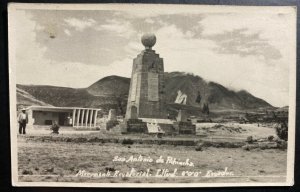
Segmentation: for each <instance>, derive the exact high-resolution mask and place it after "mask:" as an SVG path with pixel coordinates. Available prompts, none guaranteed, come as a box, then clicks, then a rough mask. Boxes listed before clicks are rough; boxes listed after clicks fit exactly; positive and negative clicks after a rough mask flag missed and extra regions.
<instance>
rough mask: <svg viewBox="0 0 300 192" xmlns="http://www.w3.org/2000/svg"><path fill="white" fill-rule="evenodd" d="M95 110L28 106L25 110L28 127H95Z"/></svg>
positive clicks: (96, 113) (96, 112)
mask: <svg viewBox="0 0 300 192" xmlns="http://www.w3.org/2000/svg"><path fill="white" fill-rule="evenodd" d="M100 110H101V109H96V108H79V107H51V106H50V107H49V106H30V107H28V108H27V109H26V111H27V114H28V124H29V125H52V123H53V122H54V121H56V122H57V123H58V124H59V125H60V126H71V127H96V126H97V116H98V111H100Z"/></svg>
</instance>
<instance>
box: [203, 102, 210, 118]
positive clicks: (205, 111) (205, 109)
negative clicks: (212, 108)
mask: <svg viewBox="0 0 300 192" xmlns="http://www.w3.org/2000/svg"><path fill="white" fill-rule="evenodd" d="M202 113H204V114H206V115H209V107H208V103H204V104H203V107H202Z"/></svg>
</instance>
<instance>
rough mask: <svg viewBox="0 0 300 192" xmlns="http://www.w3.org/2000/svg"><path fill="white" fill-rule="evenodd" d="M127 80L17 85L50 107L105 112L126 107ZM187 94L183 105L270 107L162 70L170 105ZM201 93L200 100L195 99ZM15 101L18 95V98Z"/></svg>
mask: <svg viewBox="0 0 300 192" xmlns="http://www.w3.org/2000/svg"><path fill="white" fill-rule="evenodd" d="M129 85H130V79H129V78H125V77H119V76H107V77H104V78H102V79H100V80H99V81H97V82H95V83H93V84H92V85H91V86H89V87H87V88H82V89H74V88H68V87H56V86H42V85H17V88H18V90H20V91H21V90H23V91H25V92H27V93H29V94H30V95H32V96H33V97H34V98H36V99H37V100H38V101H41V102H44V103H47V104H49V105H53V106H70V107H71V106H74V107H75V106H77V107H95V108H102V109H104V111H107V110H108V109H110V108H116V109H118V110H119V113H124V112H125V109H126V103H127V96H128V92H129ZM178 90H180V91H182V92H183V93H185V94H186V95H187V102H186V106H190V107H192V108H200V107H201V106H203V104H204V103H208V104H209V107H210V109H211V110H220V109H221V110H248V109H255V108H269V107H272V106H271V105H270V104H269V103H267V102H266V101H264V100H262V99H260V98H257V97H255V96H253V95H252V94H250V93H249V92H247V91H245V90H242V91H237V92H236V91H233V90H230V89H228V88H226V87H224V86H222V85H220V84H218V83H214V82H207V81H205V80H203V79H202V78H201V77H199V76H196V75H192V74H186V73H182V72H171V73H165V97H166V103H167V104H168V105H169V106H172V107H174V106H176V108H178V107H179V108H180V106H181V105H174V101H175V99H176V97H177V91H178ZM199 95H200V98H201V99H200V103H199V102H196V98H197V97H199ZM18 102H20V101H19V98H18Z"/></svg>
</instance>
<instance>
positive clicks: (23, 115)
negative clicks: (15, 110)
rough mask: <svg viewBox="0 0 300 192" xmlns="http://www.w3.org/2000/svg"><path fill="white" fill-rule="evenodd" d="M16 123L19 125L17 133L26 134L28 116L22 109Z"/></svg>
mask: <svg viewBox="0 0 300 192" xmlns="http://www.w3.org/2000/svg"><path fill="white" fill-rule="evenodd" d="M18 123H19V133H20V134H26V130H25V129H26V124H27V123H28V116H27V113H26V110H25V109H24V108H23V109H22V113H20V114H19V116H18Z"/></svg>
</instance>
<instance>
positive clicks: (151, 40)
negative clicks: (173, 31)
mask: <svg viewBox="0 0 300 192" xmlns="http://www.w3.org/2000/svg"><path fill="white" fill-rule="evenodd" d="M141 41H142V44H143V45H144V46H145V48H146V49H151V48H152V47H153V46H154V45H155V43H156V36H155V35H154V34H153V33H146V34H144V35H143V36H142V39H141Z"/></svg>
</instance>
